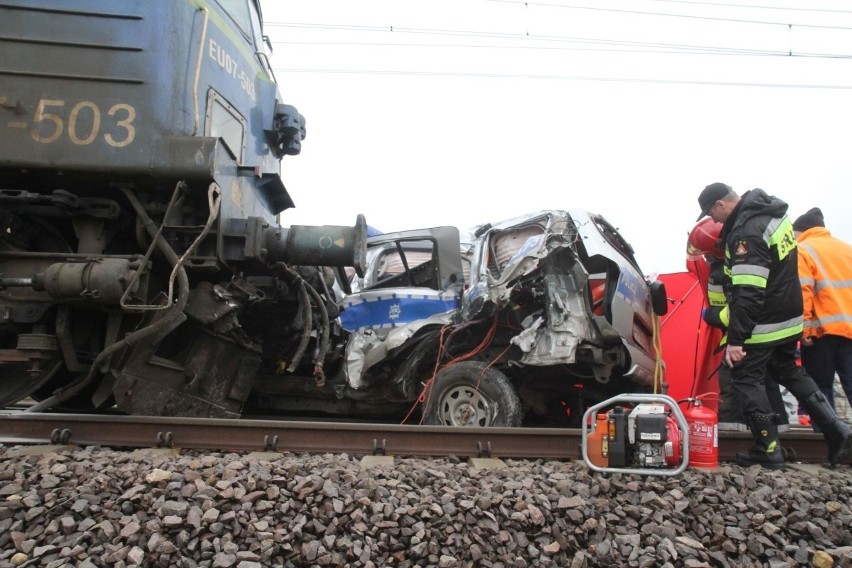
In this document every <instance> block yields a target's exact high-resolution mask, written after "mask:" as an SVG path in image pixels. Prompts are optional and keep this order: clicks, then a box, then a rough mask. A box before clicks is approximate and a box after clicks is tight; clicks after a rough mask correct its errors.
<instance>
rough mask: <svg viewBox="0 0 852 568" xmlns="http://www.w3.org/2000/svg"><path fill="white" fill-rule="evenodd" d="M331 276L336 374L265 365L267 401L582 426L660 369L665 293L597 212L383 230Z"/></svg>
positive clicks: (460, 421) (331, 364) (481, 421)
mask: <svg viewBox="0 0 852 568" xmlns="http://www.w3.org/2000/svg"><path fill="white" fill-rule="evenodd" d="M333 287H334V288H335V289H336V290H337V293H338V295H339V296H341V298H340V299H339V301H338V303H337V308H338V309H339V315H338V317H337V319H336V324H335V330H334V331H335V333H334V334H333V337H334V339H333V341H334V346H333V348H331V349H329V350H328V354H327V355H326V357H325V363H324V365H325V372H324V375H323V380H322V381H318V380H316V378H315V377H314V378H313V379H311V378H309V377H310V375H309V374H307V373H306V375H307V376H305V377H303V378H300V377H299V376H298V373H297V374H295V375H291V376H288V375H284V376H279V375H274V374H273V375H271V376H268V377H265V378H264V379H263V380H261V381H260V383H258V384H257V385H256V387H255V389H254V391H253V396H252V399H251V403H252V405H253V406H254V407H255V409H256V410H259V411H263V412H272V411H275V412H277V411H289V412H295V413H300V412H311V411H315V412H323V413H331V414H337V415H341V416H347V417H373V418H377V417H379V418H387V419H392V420H399V421H402V422H409V423H421V424H440V425H466V426H519V425H559V426H569V427H570V426H578V425H579V423H580V418H581V417H582V414H583V412H584V411H585V409H586V408H588V407H589V406H591V405H593V404H596V403H598V402H601V401H603V400H605V399H607V398H609V397H611V396H613V395H615V394H622V393H625V392H651V391H652V389H653V386H654V381H655V380H656V381H661V380H662V376H661V372H662V366H661V364H658V361H657V356H656V351H655V332H654V330H655V313H656V314H662V313H664V312H665V307H666V299H665V290H664V288H663V286H662V284H661V283H659V282H647V281H646V279H645V277H644V276H643V274H642V272H641V270H640V268H639V266H638V264H637V262H636V260H635V258H634V255H633V250H632V248H631V247H630V245H629V244H628V243H627V241H626V240H625V239H624V238H623V237H622V236H621V235H620V234H619V232H618V231H617V229H615V228H614V227H613V226H612V225H610V224H609V223H608V222H607V221H606V220H605V219H604V218H603V217H602V216H600V215H595V214H592V213H589V212H586V211H582V210H571V211H542V212H538V213H533V214H529V215H525V216H522V217H517V218H514V219H510V220H507V221H504V222H500V223H494V224H484V225H480V226H477V227H475V228H473V229H471V230H469V231H465V232H463V233H462V232H460V231H459V230H458V229H457V228H455V227H438V228H432V229H422V230H414V231H403V232H397V233H390V234H383V235H378V236H375V237H371V238H369V239H368V241H367V257H366V270H365V271H364V275H363V277H355V276H354V275H349V274H346V273H344V272H343V271H338V272H337V274H336V275H335V278H334V282H333Z"/></svg>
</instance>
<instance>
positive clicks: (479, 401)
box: [438, 386, 496, 426]
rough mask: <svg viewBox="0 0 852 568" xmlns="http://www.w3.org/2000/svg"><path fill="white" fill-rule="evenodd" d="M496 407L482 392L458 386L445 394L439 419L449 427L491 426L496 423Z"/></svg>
mask: <svg viewBox="0 0 852 568" xmlns="http://www.w3.org/2000/svg"><path fill="white" fill-rule="evenodd" d="M495 406H496V405H495V404H494V402H493V401H492V400H490V399H489V398H488V397H487V396H485V395H483V394H482V392H481V391H480V392H477V391H476V390H474V389H472V388H470V387H468V386H456V387H453V388H450V389H448V390H447V391H446V392H445V393H444V395H443V397H442V399H441V406H440V410H439V412H438V419H439V420H440V422H441V424H444V425H447V426H490V425H491V424H492V423H493V422H494V415H495V413H496V408H495Z"/></svg>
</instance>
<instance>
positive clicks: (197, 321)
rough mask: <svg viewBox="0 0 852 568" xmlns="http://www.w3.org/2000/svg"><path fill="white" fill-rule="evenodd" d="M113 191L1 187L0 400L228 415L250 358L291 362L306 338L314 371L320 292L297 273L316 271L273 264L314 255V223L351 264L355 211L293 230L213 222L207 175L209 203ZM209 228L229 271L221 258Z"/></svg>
mask: <svg viewBox="0 0 852 568" xmlns="http://www.w3.org/2000/svg"><path fill="white" fill-rule="evenodd" d="M117 189H118V192H119V195H123V197H124V198H126V199H122V200H121V203H119V202H118V201H113V200H106V199H97V200H87V199H85V198H78V197H77V196H75V195H73V194H71V193H70V192H67V191H55V192H54V193H53V194H52V195H50V196H45V195H40V194H33V193H29V192H22V191H11V190H8V191H0V223H2V229H3V231H2V233H0V376H2V380H0V404H2V405H4V406H5V405H10V404H14V403H16V402H18V401H20V400H22V399H24V398H26V397H32V398H33V399H35V400H36V401H39V402H38V403H37V404H35V405H34V406H32V407H31V408H30V410H31V411H37V410H42V409H47V408H52V409H54V410H56V409H61V410H70V411H90V410H94V409H98V408H104V407H108V406H111V405H113V404H116V405H117V407H118V409H120V410H122V411H125V412H129V413H133V414H147V415H169V416H171V415H183V416H211V417H236V416H239V415H240V413H241V410H242V407H243V404H244V402H245V400H246V399H247V397H248V395H249V392H250V391H251V388H252V387H253V385H254V382H255V379H256V376H257V374H258V372H259V370H260V368H261V365H262V364H265V365H273V366H274V365H279V366H280V365H282V364H283V362H284V361H289V363H287V364H285V365H284V366H285V367H286V366H289V367H290V368H291V370H293V369H295V368H296V367H297V366H298V365H299V364H300V363H301V362H302V359H303V358H307V356H306V351H307V350H308V344H309V343H310V342H311V341H312V338H314V339H313V342H314V343H315V344H317V345H318V347H317V349H314V351H315V352H316V353H314V355H315V356H317V357H318V359H316V360H314V361H313V367H314V372H313V374H314V375H315V376H316V377H317V380H321V378H322V373H323V370H322V364H321V361H322V354H323V353H324V350H326V349H327V345H328V341H329V337H328V335H329V330H330V325H329V319H328V313H327V309H326V304H328V305H333V300H331V299H330V298H328V297H327V290H323V292H325V294H326V295H323V293H322V292H318V291H317V290H316V288H315V287H314V286H311V284H309V283H308V282H307V280H306V278H304V277H303V276H302V274H312V273H313V274H315V273H317V272H318V269H317V268H312V267H308V268H303V269H302V270H301V273H300V272H299V271H297V270H295V269H294V268H293V267H292V266H290V265H288V264H285V262H284V260H292V259H301V260H306V259H307V260H311V261H313V260H320V261H322V260H327V259H325V258H324V257H323V254H324V253H323V252H322V251H317V250H312V249H310V247H307V246H305V242H304V241H311V240H319V239H314V237H316V236H317V232H318V231H320V232H322V233H323V235H322V236H323V237H327V238H330V239H333V240H335V242H338V243H340V242H343V243H344V247H343V248H344V249H345V253H342V256H341V257H340V258H335V259H333V260H334V261H335V262H337V261H340V262H341V263H343V262H345V261H343V260H342V259H343V258H344V257H345V256H346V255H347V254H348V256H349V258H352V259H353V260H351V261H350V262H349V264H355V265H356V266H358V256H359V250H360V247H361V245H362V242H363V238H364V232H365V223H364V221H363V218H362V217H359V220H358V224H356V226H355V227H354V228H347V227H338V228H335V227H324V228H311V227H301V228H293V229H292V230H287V229H281V228H280V227H274V228H273V227H269V225H268V224H267V223H265V222H263V221H262V220H260V219H252V218H249V219H245V220H242V223H239V222H237V223H234V221H235V220H234V219H230V220H229V221H230V223H229V225H228V230H227V231H223V230H222V229H221V227H219V226H218V224H217V221H218V220H219V219H218V216H217V212H218V208H217V199H218V192H217V189H218V188H217V186H216V184H215V183H214V184H211V185H210V186H209V188H208V191H207V207H204V205H203V204H202V203H199V202H198V201H199V195H198V193H199V192H197V191H196V193H195V194H193V193H191V192H190V188H189V186H188V185H187V184H184V183H181V184H178V186H177V187H176V189H175V193H174V195H173V198H172V201H171V203H170V204H168V205H166V204H163V203H154V202H151V201H150V200H147V199H144V193H142V192H139V191H137V190H135V189H133V188H130V187H121V188H117ZM201 195H202V198H203V193H202V194H201ZM128 204H129V207H128ZM122 205H123V207H122ZM131 211H132V212H133V213H135V215H132V214H131ZM184 211H185V212H190V213H192V214H193V215H194V217H191V216H189V217H188V216H187V215H184V214H182V212H184ZM199 211H201V212H203V213H204V215H203V216H206V217H207V219H206V221H205V219H203V218H202V219H199V218H198V217H199V215H198V212H199ZM48 217H50V218H52V219H51V221H52V222H51V223H46V222H44V219H45V218H48ZM152 217H155V218H156V219H157V221H154V219H153V218H152ZM199 221H200V222H199ZM236 221H239V220H236ZM234 227H236V230H235V229H234ZM226 232H227V235H225V236H223V234H224V233H226ZM326 233H328V234H327V235H326ZM223 238H227V239H228V240H229V246H230V251H229V255H230V256H231V257H232V258H233V257H235V256H236V257H238V261H239V264H238V265H236V266H237V268H238V270H234V266H233V265H232V266H228V265H227V263H225V262H222V260H221V255H220V254H219V252H218V251H219V250H220V242H221V240H222V239H223ZM326 240H328V239H326ZM234 243H236V246H235V245H234ZM293 243H296V244H295V245H294V244H293ZM295 247H300V250H299V251H294V250H293V249H294V248H295ZM115 250H118V251H128V250H134V251H145V254H135V255H127V254H114V253H113V251H115ZM235 250H236V251H237V252H234V251H235ZM164 260H165V262H164ZM321 289H322V288H321ZM311 306H313V308H311ZM245 313H251V314H253V315H255V316H256V315H258V314H260V315H261V316H263V314H274V315H275V317H260V318H251V320H250V321H251V323H250V325H249V326H248V331H247V329H246V328H245V327H243V325H242V323H241V318H243V316H244V314H245ZM261 322H262V323H261ZM270 361H271V362H270Z"/></svg>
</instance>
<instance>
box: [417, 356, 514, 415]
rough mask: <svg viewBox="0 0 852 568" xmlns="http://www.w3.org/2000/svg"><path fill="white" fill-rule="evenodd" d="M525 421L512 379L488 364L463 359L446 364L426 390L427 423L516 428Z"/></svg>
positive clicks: (424, 413) (425, 408)
mask: <svg viewBox="0 0 852 568" xmlns="http://www.w3.org/2000/svg"><path fill="white" fill-rule="evenodd" d="M522 421H523V411H522V407H521V399H520V398H519V397H518V393H517V392H515V388H514V387H513V386H512V383H511V381H509V378H508V377H507V376H506V375H504V374H503V373H501V372H500V371H498V370H497V369H494V368H490V367H489V368H486V365H485V363H480V362H476V361H462V362H461V363H456V364H455V365H452V366H451V367H446V368H444V369H442V370H441V371H440V372H439V373H438V375H437V376H436V377H435V379H434V380H433V381H432V385H431V387H430V388H429V389H428V390H427V392H426V397H425V402H424V408H423V423H424V424H430V425H434V426H479V427H516V426H520V425H521V422H522Z"/></svg>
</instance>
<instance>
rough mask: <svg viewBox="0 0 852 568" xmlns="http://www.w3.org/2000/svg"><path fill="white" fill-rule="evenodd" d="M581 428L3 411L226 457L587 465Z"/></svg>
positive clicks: (99, 438) (111, 440) (787, 436)
mask: <svg viewBox="0 0 852 568" xmlns="http://www.w3.org/2000/svg"><path fill="white" fill-rule="evenodd" d="M581 436H582V430H580V429H575V428H476V427H453V428H450V427H443V426H415V425H390V424H367V423H350V422H301V421H300V422H296V421H283V420H256V419H240V420H227V419H213V418H174V417H151V416H124V415H119V416H115V415H83V414H49V413H43V414H42V413H38V414H36V413H32V414H31V413H22V412H15V411H2V412H0V443H3V444H7V445H18V444H21V445H30V444H44V443H52V444H75V445H100V446H109V447H130V448H151V447H174V448H184V449H206V450H223V451H229V450H231V451H273V452H293V453H350V454H354V455H396V456H412V457H441V456H449V455H454V456H458V457H495V458H519V459H553V460H562V459H581V458H582V452H581V442H582V437H581ZM752 443H753V442H752V438H751V436H750V435H749V434H748V433H746V432H722V433H720V436H719V459H720V460H721V461H732V460H733V459H734V456H735V454H736V452H737V451H740V450H745V449H748V448H749V447H750V446H751V445H752ZM781 443H782V446H783V447H784V448H785V452H786V453H787V457H788V459H789V460H791V461H803V462H808V463H821V462H824V461H825V456H826V453H827V451H826V447H825V444H824V443H823V442H822V436H820V435H819V434H814V433H813V432H810V431H806V430H791V431H788V432H785V433H783V434H782V436H781Z"/></svg>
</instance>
